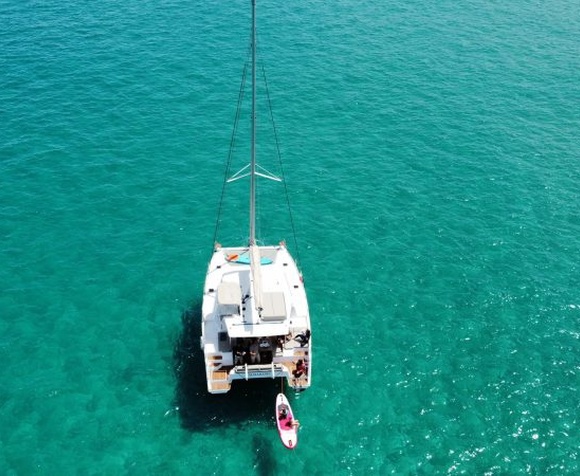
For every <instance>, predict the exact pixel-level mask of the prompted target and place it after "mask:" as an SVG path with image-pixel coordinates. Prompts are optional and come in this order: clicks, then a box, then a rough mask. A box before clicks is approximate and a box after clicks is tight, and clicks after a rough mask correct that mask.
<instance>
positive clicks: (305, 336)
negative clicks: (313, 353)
mask: <svg viewBox="0 0 580 476" xmlns="http://www.w3.org/2000/svg"><path fill="white" fill-rule="evenodd" d="M294 340H295V341H296V342H298V343H299V344H300V347H304V346H305V345H306V344H308V341H309V340H310V329H306V331H305V332H301V333H300V334H298V335H297V336H296V337H294Z"/></svg>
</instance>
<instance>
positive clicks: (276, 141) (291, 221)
mask: <svg viewBox="0 0 580 476" xmlns="http://www.w3.org/2000/svg"><path fill="white" fill-rule="evenodd" d="M262 76H263V78H264V86H265V89H266V98H267V99H268V109H269V111H270V121H272V129H273V131H274V143H275V144H276V153H277V155H278V162H279V163H280V175H281V176H282V183H283V184H284V193H285V195H286V206H287V207H288V215H290V226H291V228H292V237H293V239H294V248H295V249H296V261H297V262H298V263H300V249H299V248H298V240H297V239H296V227H295V226H294V216H293V215H292V208H291V207H290V194H289V193H288V185H287V183H286V177H285V175H284V165H283V164H282V153H281V152H280V141H279V140H278V130H277V129H276V121H274V113H273V111H272V100H271V99H270V89H269V88H268V80H267V78H266V70H265V69H264V65H263V64H262Z"/></svg>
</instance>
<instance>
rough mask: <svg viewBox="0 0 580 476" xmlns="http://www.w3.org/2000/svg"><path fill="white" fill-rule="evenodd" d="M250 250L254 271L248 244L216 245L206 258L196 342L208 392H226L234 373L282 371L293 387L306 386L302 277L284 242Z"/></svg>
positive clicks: (308, 345)
mask: <svg viewBox="0 0 580 476" xmlns="http://www.w3.org/2000/svg"><path fill="white" fill-rule="evenodd" d="M255 250H257V253H259V257H256V256H255V257H254V258H255V259H256V261H259V262H260V266H259V270H257V271H256V270H254V272H252V266H251V265H250V264H247V263H248V261H249V259H248V258H249V256H248V254H249V253H251V251H250V249H249V248H220V247H218V248H216V250H215V251H214V254H213V256H212V259H211V261H210V264H209V268H208V273H207V277H206V282H205V289H204V296H203V304H202V337H201V346H202V349H203V353H204V358H205V367H206V378H207V389H208V391H209V392H210V393H226V392H228V391H229V390H230V388H231V383H232V381H233V380H238V379H244V380H250V379H257V378H272V379H275V378H280V377H282V378H286V379H287V381H288V384H289V386H290V387H292V388H295V389H305V388H308V387H309V386H310V380H311V379H310V375H311V365H310V363H311V357H312V355H311V339H310V331H309V329H310V317H309V313H308V302H307V299H306V292H305V290H304V286H303V283H302V277H301V275H300V273H299V271H298V268H297V267H296V264H295V263H294V260H293V259H292V257H291V256H290V254H289V253H288V250H287V249H286V247H285V246H283V245H280V246H261V247H259V248H258V247H256V248H255ZM254 252H256V251H254ZM257 275H259V276H260V278H261V283H260V286H259V288H258V287H256V282H255V281H256V280H255V276H257ZM258 294H259V296H258ZM258 299H259V300H260V304H259V305H256V301H257V300H258Z"/></svg>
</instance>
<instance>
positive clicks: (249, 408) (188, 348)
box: [173, 303, 280, 432]
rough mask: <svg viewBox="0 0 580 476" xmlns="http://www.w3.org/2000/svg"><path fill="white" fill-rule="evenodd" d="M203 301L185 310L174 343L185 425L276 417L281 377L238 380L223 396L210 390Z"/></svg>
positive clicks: (195, 428) (177, 403)
mask: <svg viewBox="0 0 580 476" xmlns="http://www.w3.org/2000/svg"><path fill="white" fill-rule="evenodd" d="M200 319H201V303H195V304H194V305H192V306H191V307H190V308H188V309H186V310H185V311H183V313H182V316H181V322H182V329H181V332H180V334H179V336H178V338H177V340H176V342H175V347H174V352H173V369H174V373H175V378H176V386H175V399H174V408H175V409H176V411H177V413H178V415H179V419H180V423H181V426H182V428H184V429H186V430H189V431H191V432H199V431H205V430H207V429H210V428H212V427H213V428H215V427H219V426H232V425H235V426H239V427H245V426H247V425H255V424H256V423H266V422H269V421H270V420H271V419H272V418H273V408H274V402H275V400H276V394H277V393H278V392H279V391H280V380H271V379H264V380H253V381H251V382H246V381H244V380H238V381H236V382H234V383H233V385H232V389H231V390H230V391H229V392H228V393H226V394H224V395H212V394H210V393H208V391H207V386H206V379H205V368H204V359H203V352H202V351H201V348H200V345H199V344H200V337H201V325H200Z"/></svg>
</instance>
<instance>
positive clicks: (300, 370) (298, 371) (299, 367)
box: [292, 359, 306, 378]
mask: <svg viewBox="0 0 580 476" xmlns="http://www.w3.org/2000/svg"><path fill="white" fill-rule="evenodd" d="M305 372H306V364H305V363H304V361H303V360H302V359H300V360H299V361H298V362H296V368H295V369H294V370H293V371H292V375H294V377H295V378H300V377H302V375H303V374H304V373H305Z"/></svg>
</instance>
